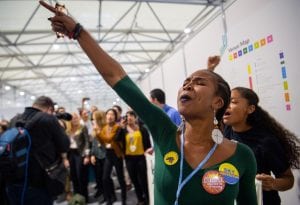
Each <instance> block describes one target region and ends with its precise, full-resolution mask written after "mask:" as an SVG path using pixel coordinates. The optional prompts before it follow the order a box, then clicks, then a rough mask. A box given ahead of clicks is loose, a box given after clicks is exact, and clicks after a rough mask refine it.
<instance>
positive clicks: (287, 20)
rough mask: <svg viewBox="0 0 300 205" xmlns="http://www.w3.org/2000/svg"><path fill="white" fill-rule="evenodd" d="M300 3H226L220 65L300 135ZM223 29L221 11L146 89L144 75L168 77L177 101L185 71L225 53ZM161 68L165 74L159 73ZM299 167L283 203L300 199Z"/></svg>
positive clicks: (220, 69)
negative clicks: (226, 32)
mask: <svg viewBox="0 0 300 205" xmlns="http://www.w3.org/2000/svg"><path fill="white" fill-rule="evenodd" d="M299 9H300V1H299V0H286V1H282V0H251V1H249V0H237V1H235V2H234V3H233V4H232V5H231V6H230V7H229V8H227V9H226V20H227V31H228V45H227V49H226V50H225V53H224V54H223V56H222V63H221V64H220V65H219V66H218V67H217V69H216V72H219V73H220V74H221V75H222V76H223V77H224V78H225V79H226V80H227V81H228V82H229V83H230V85H231V86H232V87H234V86H238V85H239V86H245V87H252V89H254V90H255V91H256V92H257V93H258V95H259V97H260V100H261V105H262V107H264V108H265V109H266V110H267V111H269V112H270V113H271V114H272V115H273V116H274V117H275V118H276V119H277V120H278V121H280V122H281V123H282V124H283V125H284V126H286V127H287V128H288V129H290V130H291V131H293V132H295V133H296V135H298V136H300V126H299V121H300V106H299V105H300V92H299V88H298V87H299V86H298V81H299V77H300V69H299V51H298V50H299V48H300V41H299V37H300V26H299V25H300V23H299V22H300V12H299V11H300V10H299ZM222 35H223V21H222V17H221V16H218V17H217V18H216V19H214V20H213V21H212V22H211V23H210V24H208V25H207V26H206V27H205V28H204V29H202V30H201V31H200V32H199V33H198V34H197V35H195V36H194V37H193V38H192V39H190V40H189V41H188V42H187V43H186V44H185V45H184V46H181V47H180V48H178V49H177V51H176V52H175V53H174V54H173V55H171V56H170V57H169V58H167V59H165V60H164V61H163V62H162V64H161V66H160V67H159V68H158V70H159V71H155V72H152V73H150V74H149V76H148V77H147V78H146V79H144V80H143V81H142V84H140V86H141V88H142V89H144V86H143V85H145V83H144V81H147V80H148V78H150V79H151V85H150V87H156V85H160V83H159V82H157V81H153V80H152V79H156V80H158V79H160V78H162V82H163V85H164V90H165V92H166V93H167V103H168V104H170V105H172V106H174V107H176V97H177V90H178V88H179V87H180V86H181V84H182V82H183V80H184V78H185V72H186V73H187V74H191V73H192V72H194V71H195V70H197V69H199V68H205V67H206V61H207V58H208V56H210V55H216V54H220V48H221V45H222ZM251 47H252V48H251ZM235 53H236V54H235ZM235 55H236V56H235ZM161 69H162V71H161ZM159 73H163V75H162V76H161V77H158V76H157V75H159ZM145 88H146V87H145ZM146 89H147V88H146ZM294 173H295V185H294V188H293V189H292V190H289V191H286V192H282V193H280V194H281V198H282V204H283V205H290V204H300V201H299V200H300V199H299V193H300V191H299V190H300V189H299V186H300V182H299V181H300V179H299V177H300V176H299V171H298V170H297V171H296V170H294Z"/></svg>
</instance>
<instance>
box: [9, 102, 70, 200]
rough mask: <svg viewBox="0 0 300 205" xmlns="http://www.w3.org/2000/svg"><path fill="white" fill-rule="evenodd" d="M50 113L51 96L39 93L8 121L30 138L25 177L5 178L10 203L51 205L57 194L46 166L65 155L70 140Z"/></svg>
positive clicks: (52, 104)
mask: <svg viewBox="0 0 300 205" xmlns="http://www.w3.org/2000/svg"><path fill="white" fill-rule="evenodd" d="M53 112H54V102H53V101H52V99H51V98H49V97H46V96H40V97H38V98H37V99H36V100H35V101H34V103H33V105H32V107H26V108H25V111H24V112H23V113H22V114H21V115H17V116H16V117H14V118H13V119H12V121H11V125H10V126H11V127H24V128H25V129H26V130H27V131H28V133H29V136H30V137H29V138H30V139H29V140H30V141H31V146H30V147H28V148H27V150H28V152H29V153H28V154H29V155H28V156H29V157H28V161H27V162H26V163H27V177H25V176H23V177H19V176H18V177H17V176H12V177H11V178H9V179H7V183H6V191H7V195H8V199H9V202H10V204H11V205H20V204H21V205H40V204H43V205H52V204H53V201H54V198H55V195H56V194H57V195H58V193H57V192H56V191H57V190H55V189H56V188H57V189H58V187H50V184H51V183H52V182H51V180H50V179H49V173H50V172H49V173H47V172H46V170H45V167H49V166H50V165H53V163H54V162H56V161H58V160H59V161H61V160H62V157H66V154H65V153H66V152H67V151H68V149H69V147H70V142H69V138H68V136H67V135H66V134H65V132H64V130H63V128H62V127H61V126H60V124H59V122H58V119H57V118H56V117H55V116H54V115H53ZM51 174H52V173H51ZM24 184H25V185H26V184H27V186H24ZM55 192H56V193H55Z"/></svg>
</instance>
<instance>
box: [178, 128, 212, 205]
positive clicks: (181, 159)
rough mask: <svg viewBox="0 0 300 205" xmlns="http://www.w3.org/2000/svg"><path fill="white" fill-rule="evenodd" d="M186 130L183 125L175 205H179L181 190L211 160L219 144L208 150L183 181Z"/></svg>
mask: <svg viewBox="0 0 300 205" xmlns="http://www.w3.org/2000/svg"><path fill="white" fill-rule="evenodd" d="M184 131H185V126H184V125H183V129H182V132H181V137H180V141H181V146H180V173H179V180H178V188H177V192H176V201H175V203H174V205H178V199H179V196H180V192H181V190H182V188H183V187H184V185H186V184H187V182H188V181H190V179H191V178H192V177H193V176H194V175H195V174H196V173H197V172H198V171H199V170H200V169H201V168H202V167H203V165H204V164H205V163H206V162H207V161H208V160H209V158H210V157H211V156H212V155H213V153H214V152H215V150H216V148H217V144H216V143H215V144H214V146H213V147H212V148H211V149H210V151H209V152H208V154H207V155H206V156H205V158H204V159H203V160H202V161H201V162H200V163H199V164H198V166H197V167H196V169H194V170H193V171H192V173H190V174H189V175H188V176H187V177H186V178H185V179H184V180H183V181H182V172H183V158H184V150H183V149H184Z"/></svg>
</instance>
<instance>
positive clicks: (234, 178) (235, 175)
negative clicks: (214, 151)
mask: <svg viewBox="0 0 300 205" xmlns="http://www.w3.org/2000/svg"><path fill="white" fill-rule="evenodd" d="M219 172H220V174H221V175H222V176H223V177H224V180H225V182H226V183H227V184H236V183H237V182H238V181H239V178H240V174H239V171H238V170H237V168H236V167H235V166H234V165H232V164H230V163H223V164H221V165H220V167H219Z"/></svg>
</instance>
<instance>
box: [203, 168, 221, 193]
mask: <svg viewBox="0 0 300 205" xmlns="http://www.w3.org/2000/svg"><path fill="white" fill-rule="evenodd" d="M202 186H203V188H204V189H205V191H207V192H208V193H210V194H219V193H221V192H222V191H223V190H224V188H225V181H224V178H223V176H222V175H221V174H220V173H219V172H218V171H215V170H211V171H208V172H206V173H205V174H204V175H203V177H202Z"/></svg>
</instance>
